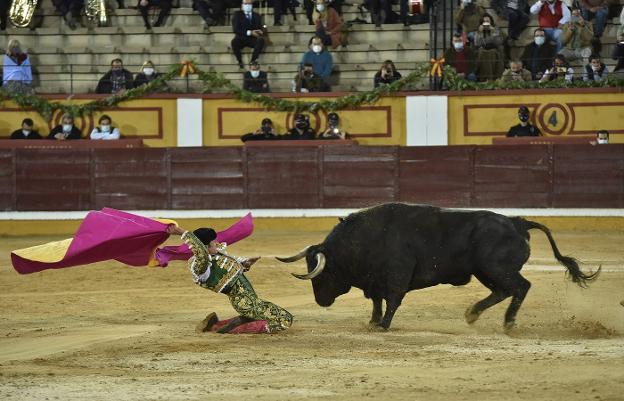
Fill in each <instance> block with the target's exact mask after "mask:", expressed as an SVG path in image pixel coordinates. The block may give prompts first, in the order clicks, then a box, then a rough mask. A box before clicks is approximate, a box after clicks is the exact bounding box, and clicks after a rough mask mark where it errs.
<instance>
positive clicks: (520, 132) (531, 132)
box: [507, 106, 542, 137]
mask: <svg viewBox="0 0 624 401" xmlns="http://www.w3.org/2000/svg"><path fill="white" fill-rule="evenodd" d="M529 117H530V113H529V108H528V107H526V106H520V108H519V109H518V119H519V120H520V124H518V125H514V126H513V127H511V128H509V131H508V132H507V137H514V136H541V135H542V133H541V131H540V130H539V128H537V127H536V126H534V125H531V124H530V123H529Z"/></svg>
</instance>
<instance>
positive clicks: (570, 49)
mask: <svg viewBox="0 0 624 401" xmlns="http://www.w3.org/2000/svg"><path fill="white" fill-rule="evenodd" d="M593 37H594V35H593V31H592V28H591V25H590V24H588V23H586V22H585V20H584V19H583V17H582V16H581V12H580V10H579V9H574V10H572V16H571V17H570V21H569V22H568V23H567V24H565V26H564V27H563V34H561V42H562V43H563V45H564V46H565V47H564V48H563V49H561V51H560V52H559V54H563V55H564V56H565V58H566V60H568V61H574V60H578V59H582V60H583V63H584V64H587V63H588V62H589V56H590V55H591V54H592V44H591V42H592V38H593Z"/></svg>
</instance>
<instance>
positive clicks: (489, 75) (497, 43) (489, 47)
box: [474, 13, 505, 81]
mask: <svg viewBox="0 0 624 401" xmlns="http://www.w3.org/2000/svg"><path fill="white" fill-rule="evenodd" d="M474 42H475V47H476V48H477V51H478V60H479V63H478V68H477V70H478V76H479V79H481V80H484V81H487V80H493V79H498V78H499V77H500V76H501V74H502V73H503V70H504V68H505V67H504V58H505V56H504V50H503V43H504V42H505V39H504V38H503V33H502V32H501V31H500V29H498V27H497V26H496V25H494V18H492V16H491V15H490V14H487V13H486V14H485V15H484V16H483V17H482V18H481V22H480V24H479V28H478V29H477V32H476V34H475V39H474Z"/></svg>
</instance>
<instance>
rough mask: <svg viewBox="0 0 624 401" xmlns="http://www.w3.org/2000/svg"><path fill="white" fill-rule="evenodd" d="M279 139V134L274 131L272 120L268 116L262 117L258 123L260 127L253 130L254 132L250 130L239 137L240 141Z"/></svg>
mask: <svg viewBox="0 0 624 401" xmlns="http://www.w3.org/2000/svg"><path fill="white" fill-rule="evenodd" d="M273 139H279V136H278V135H277V134H276V133H275V129H274V128H273V121H271V119H270V118H264V119H263V120H262V123H261V125H260V128H258V129H257V130H255V131H254V132H250V133H248V134H245V135H243V136H242V137H241V141H243V142H247V141H266V140H273Z"/></svg>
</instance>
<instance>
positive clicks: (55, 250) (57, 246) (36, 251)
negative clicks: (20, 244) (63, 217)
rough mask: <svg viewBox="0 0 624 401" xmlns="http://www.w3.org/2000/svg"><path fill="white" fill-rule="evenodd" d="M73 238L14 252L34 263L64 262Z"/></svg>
mask: <svg viewBox="0 0 624 401" xmlns="http://www.w3.org/2000/svg"><path fill="white" fill-rule="evenodd" d="M72 241H73V238H67V239H64V240H61V241H53V242H48V243H46V244H42V245H37V246H31V247H30V248H23V249H18V250H15V251H13V253H14V254H16V255H17V256H19V257H21V258H23V259H28V260H30V261H33V262H43V263H56V262H60V261H61V260H63V258H64V257H65V254H66V253H67V250H68V249H69V245H70V244H71V242H72Z"/></svg>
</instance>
